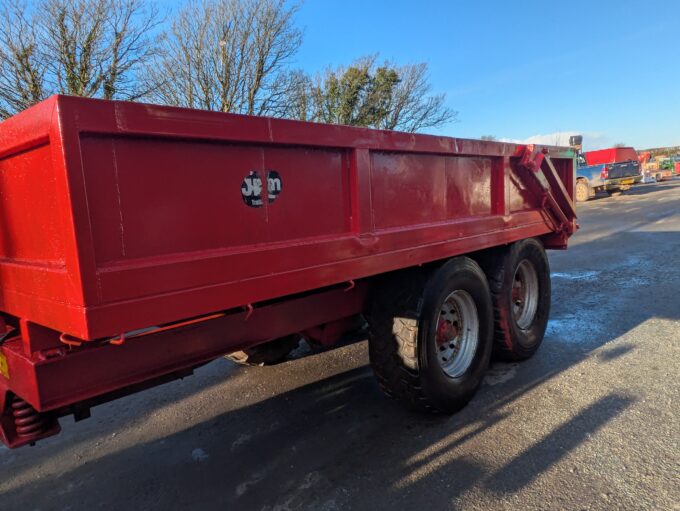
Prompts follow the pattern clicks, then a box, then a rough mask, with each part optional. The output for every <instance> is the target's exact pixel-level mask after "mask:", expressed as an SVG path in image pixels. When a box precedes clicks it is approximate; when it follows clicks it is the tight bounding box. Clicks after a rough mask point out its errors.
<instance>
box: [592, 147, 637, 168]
mask: <svg viewBox="0 0 680 511" xmlns="http://www.w3.org/2000/svg"><path fill="white" fill-rule="evenodd" d="M584 156H585V158H586V162H588V165H602V164H607V163H619V162H624V161H637V159H638V156H637V151H635V149H634V148H632V147H610V148H609V149H600V150H598V151H588V152H586V153H585V154H584Z"/></svg>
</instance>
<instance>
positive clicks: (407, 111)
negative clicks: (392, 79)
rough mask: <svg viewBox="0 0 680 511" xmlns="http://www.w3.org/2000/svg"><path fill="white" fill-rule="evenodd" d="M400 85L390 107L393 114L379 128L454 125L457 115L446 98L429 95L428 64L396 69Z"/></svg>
mask: <svg viewBox="0 0 680 511" xmlns="http://www.w3.org/2000/svg"><path fill="white" fill-rule="evenodd" d="M396 71H397V74H398V75H399V83H398V84H397V86H396V87H395V91H394V94H393V95H392V102H391V103H390V105H389V111H390V115H388V116H387V118H386V119H385V121H384V122H383V123H382V124H381V125H379V126H378V127H380V128H386V129H391V130H403V131H420V130H423V129H426V128H436V127H440V126H443V125H444V124H447V123H450V122H453V121H455V120H456V117H457V116H458V112H456V111H454V110H452V109H450V108H449V107H447V106H446V95H445V94H435V95H430V91H431V88H432V87H431V85H430V82H429V81H428V69H427V64H426V63H424V62H422V63H419V64H406V65H404V66H399V67H397V68H396Z"/></svg>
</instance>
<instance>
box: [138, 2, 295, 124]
mask: <svg viewBox="0 0 680 511" xmlns="http://www.w3.org/2000/svg"><path fill="white" fill-rule="evenodd" d="M297 10H298V5H297V4H293V5H290V4H289V3H288V2H286V1H285V0H192V1H191V2H190V3H189V4H188V5H187V6H186V7H184V8H183V9H182V10H181V11H180V12H179V14H178V15H177V17H176V18H175V19H174V21H173V23H172V26H171V28H170V30H169V31H167V32H166V33H165V35H164V37H163V41H162V55H160V56H159V57H158V58H157V59H155V60H154V62H153V63H152V64H151V65H150V66H149V67H148V70H147V76H148V80H147V83H149V84H150V85H151V86H150V87H149V88H150V93H149V97H150V99H152V100H154V101H158V102H161V103H165V104H169V105H177V106H185V107H190V108H202V109H206V110H217V111H222V112H237V113H244V114H257V115H263V114H269V115H276V114H277V113H280V112H281V111H282V109H284V105H283V104H282V103H283V101H284V100H285V97H286V96H287V94H286V91H287V90H288V89H289V88H290V87H293V86H294V85H295V83H296V82H295V79H294V78H295V74H293V73H287V72H286V69H285V67H286V65H287V63H288V62H289V60H290V58H291V57H292V56H293V55H294V54H295V53H296V52H297V50H298V48H299V47H300V44H301V43H302V32H301V31H300V30H299V29H298V28H296V27H295V26H294V16H295V13H296V12H297Z"/></svg>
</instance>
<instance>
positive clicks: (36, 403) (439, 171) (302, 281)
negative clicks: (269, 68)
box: [0, 96, 576, 446]
mask: <svg viewBox="0 0 680 511" xmlns="http://www.w3.org/2000/svg"><path fill="white" fill-rule="evenodd" d="M574 180H575V176H574V154H573V152H572V151H571V150H570V149H566V148H534V147H527V146H522V145H515V144H507V143H497V142H488V141H479V140H463V139H455V138H447V137H436V136H426V135H414V134H407V133H399V132H389V131H378V130H369V129H362V128H351V127H346V126H333V125H320V124H313V123H305V122H298V121H288V120H280V119H270V118H264V117H250V116H240V115H232V114H222V113H214V112H204V111H195V110H188V109H179V108H169V107H161V106H154V105H145V104H133V103H127V102H112V101H100V100H91V99H82V98H72V97H65V96H54V97H52V98H50V99H48V100H46V101H44V102H42V103H40V104H38V105H36V106H35V107H33V108H31V109H29V110H27V111H25V112H22V113H21V114H19V115H17V116H15V117H13V118H10V119H8V120H6V121H4V122H2V123H0V226H1V227H0V231H1V233H2V234H1V238H0V311H2V313H3V318H4V325H0V326H1V327H2V329H3V330H4V331H5V337H4V340H3V341H1V342H2V344H1V345H0V407H1V408H0V410H2V413H3V416H2V417H3V418H2V419H0V432H1V433H2V439H3V440H4V441H5V443H7V444H9V445H12V446H16V445H22V444H24V443H28V442H33V441H35V440H36V439H39V438H41V437H42V436H48V435H49V434H53V433H54V432H55V431H56V430H57V429H56V428H58V426H57V425H56V417H58V416H60V415H65V414H66V413H74V414H76V416H77V417H78V416H79V415H86V412H85V411H82V412H81V411H80V410H89V406H90V405H91V404H96V403H97V402H100V401H102V400H106V399H110V398H113V397H117V396H118V395H120V394H123V393H127V392H131V391H134V390H137V389H139V388H143V387H144V386H148V385H149V384H152V383H157V382H158V381H162V380H163V379H164V378H170V377H177V376H181V375H183V374H185V373H186V372H189V371H191V369H192V368H193V367H195V366H197V365H199V364H201V363H204V362H206V361H209V360H211V359H213V358H215V357H218V356H220V355H221V354H223V353H227V352H229V351H233V350H236V349H241V348H243V347H246V346H249V345H253V344H257V343H260V342H263V341H266V340H268V339H272V338H276V337H278V336H281V335H286V334H288V333H292V332H300V331H306V330H309V329H312V328H319V327H322V326H324V325H332V324H334V323H337V322H341V321H342V320H343V319H345V318H347V317H350V316H352V315H353V314H356V313H357V312H361V311H362V310H363V309H364V307H365V306H366V300H367V298H366V293H367V289H368V287H370V284H369V282H370V278H371V277H373V276H375V275H379V274H384V273H386V272H390V271H395V270H399V269H402V268H407V267H411V266H415V265H421V264H426V263H429V262H432V261H437V260H443V259H446V258H449V257H452V256H455V255H458V254H466V253H471V252H475V251H480V250H484V249H487V248H490V247H494V246H499V245H503V244H508V243H512V242H514V241H517V240H520V239H524V238H529V237H536V238H540V239H542V240H543V242H544V244H545V246H546V247H548V248H565V247H566V244H567V239H568V237H569V235H570V234H572V233H573V232H574V230H575V228H576V224H575V214H574V212H573V204H572V199H573V193H574V184H575V181H574ZM18 402H21V403H22V404H21V406H23V404H26V405H27V406H29V407H30V408H31V409H32V410H33V411H35V412H36V413H37V414H38V415H40V417H41V421H42V422H41V423H40V424H41V426H40V427H34V429H33V430H32V431H28V430H24V433H25V434H23V435H22V434H19V432H18V430H17V428H16V424H15V422H16V413H15V411H16V410H15V409H25V408H26V407H24V408H21V406H18V405H16V403H18ZM81 405H82V406H81ZM13 406H14V408H12V407H13ZM79 406H80V408H79ZM13 410H14V411H13ZM50 413H51V415H50ZM12 421H14V422H12ZM36 421H37V419H36ZM34 422H35V421H34Z"/></svg>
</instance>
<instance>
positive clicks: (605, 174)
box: [600, 165, 609, 179]
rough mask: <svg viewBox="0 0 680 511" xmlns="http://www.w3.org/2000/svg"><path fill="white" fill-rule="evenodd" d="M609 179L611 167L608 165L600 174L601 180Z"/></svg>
mask: <svg viewBox="0 0 680 511" xmlns="http://www.w3.org/2000/svg"><path fill="white" fill-rule="evenodd" d="M608 177H609V167H607V166H606V165H605V166H604V168H603V169H602V172H600V179H607V178H608Z"/></svg>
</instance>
